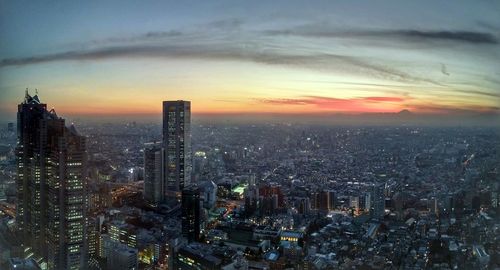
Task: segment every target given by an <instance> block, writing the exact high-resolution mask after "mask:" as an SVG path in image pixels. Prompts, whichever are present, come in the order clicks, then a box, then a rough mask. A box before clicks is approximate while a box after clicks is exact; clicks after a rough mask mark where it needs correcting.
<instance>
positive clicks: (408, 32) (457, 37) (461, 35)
mask: <svg viewBox="0 0 500 270" xmlns="http://www.w3.org/2000/svg"><path fill="white" fill-rule="evenodd" d="M324 28H325V27H324V26H304V27H298V28H296V29H287V30H268V31H264V32H265V33H266V34H268V35H290V36H294V35H295V36H305V37H316V38H350V37H357V38H363V37H364V38H400V39H410V40H412V41H432V40H434V41H448V42H457V43H470V44H498V39H497V38H496V37H495V36H494V35H493V34H491V33H486V32H473V31H462V30H459V31H423V30H414V29H402V30H352V31H337V30H335V29H328V27H326V28H327V29H324Z"/></svg>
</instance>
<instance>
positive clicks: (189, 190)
mask: <svg viewBox="0 0 500 270" xmlns="http://www.w3.org/2000/svg"><path fill="white" fill-rule="evenodd" d="M181 208H182V217H181V219H182V235H183V236H184V237H185V238H187V239H188V241H189V242H192V241H198V240H199V239H200V230H201V215H200V210H201V209H200V189H199V188H198V187H197V186H195V185H191V186H187V187H185V188H184V189H183V190H182V205H181Z"/></svg>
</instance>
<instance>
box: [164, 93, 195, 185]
mask: <svg viewBox="0 0 500 270" xmlns="http://www.w3.org/2000/svg"><path fill="white" fill-rule="evenodd" d="M162 135H163V147H164V149H165V161H164V164H165V170H164V174H165V175H164V177H165V191H166V193H169V194H172V193H174V194H176V193H177V194H178V193H179V192H181V191H182V189H183V188H184V187H185V186H188V185H189V184H190V183H191V169H192V167H191V166H192V161H191V102H190V101H184V100H176V101H163V131H162Z"/></svg>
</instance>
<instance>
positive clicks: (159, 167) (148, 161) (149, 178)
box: [144, 143, 165, 205]
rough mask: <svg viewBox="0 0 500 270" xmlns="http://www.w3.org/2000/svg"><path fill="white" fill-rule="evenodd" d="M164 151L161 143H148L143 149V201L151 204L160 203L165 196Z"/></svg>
mask: <svg viewBox="0 0 500 270" xmlns="http://www.w3.org/2000/svg"><path fill="white" fill-rule="evenodd" d="M164 157H165V151H164V150H163V147H162V145H161V143H148V144H146V145H145V149H144V199H145V200H146V201H148V202H149V203H151V204H154V205H157V204H158V203H161V202H162V201H163V199H164V196H165V185H164V163H165V161H164Z"/></svg>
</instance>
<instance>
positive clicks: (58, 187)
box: [16, 91, 86, 269]
mask: <svg viewBox="0 0 500 270" xmlns="http://www.w3.org/2000/svg"><path fill="white" fill-rule="evenodd" d="M17 118H18V119H17V121H18V123H17V126H18V133H17V134H18V144H17V148H16V158H17V175H18V176H17V216H16V222H17V225H18V227H19V229H20V231H21V233H22V240H23V244H24V246H25V250H29V248H31V249H32V251H33V254H34V256H35V258H37V259H41V262H42V263H43V264H46V266H47V269H84V268H85V256H84V255H85V248H84V244H85V241H84V238H85V235H84V232H85V230H84V225H85V184H86V182H85V177H86V176H85V164H86V150H85V138H84V137H83V136H80V135H79V134H78V133H77V132H76V130H75V128H74V127H73V126H71V127H66V125H65V121H64V119H63V118H60V117H59V116H58V115H57V114H56V112H55V111H54V110H50V111H48V110H47V105H46V104H43V103H41V102H40V100H39V98H38V96H37V95H35V96H30V95H29V94H28V92H27V91H26V96H25V98H24V101H23V102H22V103H21V104H19V106H18V114H17Z"/></svg>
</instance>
